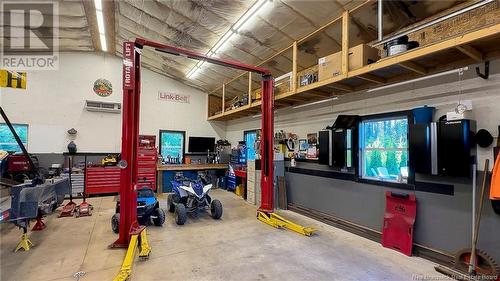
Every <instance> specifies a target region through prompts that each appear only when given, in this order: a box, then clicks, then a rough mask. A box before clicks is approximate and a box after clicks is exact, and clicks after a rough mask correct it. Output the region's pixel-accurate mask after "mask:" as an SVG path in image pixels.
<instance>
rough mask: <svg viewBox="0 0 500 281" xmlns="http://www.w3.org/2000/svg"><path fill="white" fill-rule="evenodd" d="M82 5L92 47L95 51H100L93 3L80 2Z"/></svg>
mask: <svg viewBox="0 0 500 281" xmlns="http://www.w3.org/2000/svg"><path fill="white" fill-rule="evenodd" d="M82 3H83V9H84V10H85V16H86V17H87V23H88V28H89V32H90V36H91V37H92V45H93V46H94V50H95V51H97V50H100V49H101V46H100V44H99V29H98V27H97V16H96V14H95V7H94V1H82Z"/></svg>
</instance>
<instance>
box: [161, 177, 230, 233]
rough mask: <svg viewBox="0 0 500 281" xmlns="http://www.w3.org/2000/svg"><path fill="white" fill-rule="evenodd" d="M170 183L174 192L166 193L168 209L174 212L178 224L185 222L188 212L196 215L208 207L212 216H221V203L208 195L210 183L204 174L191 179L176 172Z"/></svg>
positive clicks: (210, 187) (215, 217)
mask: <svg viewBox="0 0 500 281" xmlns="http://www.w3.org/2000/svg"><path fill="white" fill-rule="evenodd" d="M171 183H172V191H173V192H174V193H173V194H169V195H168V198H167V205H168V211H169V212H171V213H175V222H176V223H177V224H178V225H183V224H184V223H185V222H186V220H187V214H188V213H190V214H193V215H196V214H198V212H204V211H205V210H206V209H208V208H210V213H211V216H212V218H214V219H216V220H218V219H220V218H221V217H222V203H221V202H220V201H219V200H217V199H212V198H211V197H210V196H209V195H208V193H209V191H210V189H212V184H208V180H207V179H206V178H205V177H204V176H198V179H196V180H193V179H189V178H185V177H184V176H183V175H182V174H178V175H176V176H175V179H174V180H173V181H171Z"/></svg>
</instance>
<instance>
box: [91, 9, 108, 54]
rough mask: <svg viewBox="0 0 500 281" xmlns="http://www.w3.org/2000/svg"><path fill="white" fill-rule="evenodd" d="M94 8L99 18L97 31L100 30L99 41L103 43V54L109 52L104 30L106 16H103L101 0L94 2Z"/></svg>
mask: <svg viewBox="0 0 500 281" xmlns="http://www.w3.org/2000/svg"><path fill="white" fill-rule="evenodd" d="M94 6H95V15H96V18H97V29H98V30H99V41H101V50H102V51H103V52H107V51H108V45H107V44H106V29H105V28H104V16H103V14H102V2H101V0H94Z"/></svg>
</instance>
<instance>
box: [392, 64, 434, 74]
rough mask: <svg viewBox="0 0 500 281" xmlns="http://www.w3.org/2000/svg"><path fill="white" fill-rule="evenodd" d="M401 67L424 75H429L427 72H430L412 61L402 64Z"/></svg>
mask: <svg viewBox="0 0 500 281" xmlns="http://www.w3.org/2000/svg"><path fill="white" fill-rule="evenodd" d="M399 66H401V67H403V68H406V69H408V70H411V71H413V72H416V73H418V74H422V75H425V74H427V72H429V71H428V70H427V69H426V68H425V67H423V66H420V65H418V64H416V63H414V62H411V61H405V62H400V63H399Z"/></svg>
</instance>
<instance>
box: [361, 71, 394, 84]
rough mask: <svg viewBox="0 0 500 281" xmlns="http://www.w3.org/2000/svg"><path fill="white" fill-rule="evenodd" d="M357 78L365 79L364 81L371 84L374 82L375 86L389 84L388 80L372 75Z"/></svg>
mask: <svg viewBox="0 0 500 281" xmlns="http://www.w3.org/2000/svg"><path fill="white" fill-rule="evenodd" d="M356 77H358V78H360V79H363V80H366V81H369V82H372V83H375V84H384V83H386V82H387V80H386V79H385V78H382V77H378V76H376V75H373V74H370V73H366V74H363V75H358V76H356Z"/></svg>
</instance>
